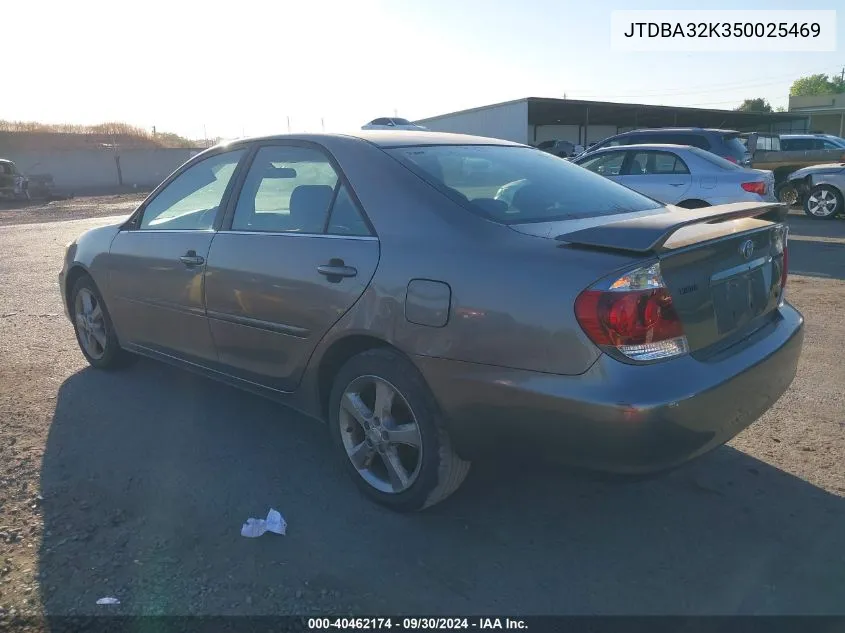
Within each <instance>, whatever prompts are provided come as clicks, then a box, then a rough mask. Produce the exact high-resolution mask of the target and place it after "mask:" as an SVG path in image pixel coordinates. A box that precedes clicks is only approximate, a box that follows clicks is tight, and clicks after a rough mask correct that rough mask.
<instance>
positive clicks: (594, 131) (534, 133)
mask: <svg viewBox="0 0 845 633" xmlns="http://www.w3.org/2000/svg"><path fill="white" fill-rule="evenodd" d="M530 131H531V137H532V139H534V140H532V141H531V143H532V144H536V143H540V142H542V141H554V140H559V141H571V142H573V143H580V144H581V145H585V146H586V144H587V143H597V142H599V141H603V140H604V139H606V138H607V137H608V136H613V135H614V134H618V133H619V131H622V130H621V129H620V128H618V127H617V126H615V125H591V126H589V127H588V128H587V133H586V137H587V138H586V143H585V139H584V136H585V135H584V126H583V125H532V126H530Z"/></svg>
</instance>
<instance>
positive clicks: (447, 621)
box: [307, 617, 528, 631]
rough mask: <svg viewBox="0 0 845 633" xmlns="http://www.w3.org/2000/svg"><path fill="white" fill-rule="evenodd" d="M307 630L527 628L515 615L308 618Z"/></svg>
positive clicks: (482, 629) (481, 629)
mask: <svg viewBox="0 0 845 633" xmlns="http://www.w3.org/2000/svg"><path fill="white" fill-rule="evenodd" d="M307 624H308V629H309V630H316V631H319V630H329V629H362V630H393V629H396V630H399V631H417V630H428V631H446V630H452V629H456V630H479V631H486V630H492V631H495V630H502V631H504V630H512V631H517V630H527V629H528V625H527V624H526V623H525V621H524V620H521V619H519V618H433V617H432V618H428V617H418V618H414V617H404V618H389V617H388V618H380V617H360V618H309V619H308V623H307Z"/></svg>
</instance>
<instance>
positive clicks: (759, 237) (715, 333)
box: [556, 203, 786, 357]
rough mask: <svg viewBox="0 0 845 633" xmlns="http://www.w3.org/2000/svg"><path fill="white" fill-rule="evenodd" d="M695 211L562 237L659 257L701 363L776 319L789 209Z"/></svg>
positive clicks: (735, 207)
mask: <svg viewBox="0 0 845 633" xmlns="http://www.w3.org/2000/svg"><path fill="white" fill-rule="evenodd" d="M696 211H698V213H695V212H687V211H681V210H673V211H670V212H669V213H662V212H658V213H656V214H653V215H651V216H645V217H639V218H635V219H632V220H624V221H621V222H619V221H617V222H613V221H611V222H608V223H606V224H604V225H596V226H593V227H590V228H587V229H582V230H578V231H575V232H572V233H565V234H563V235H560V236H558V237H557V238H556V239H558V240H559V241H561V242H564V243H566V244H568V245H571V246H575V247H581V248H584V247H586V248H597V249H602V250H614V251H617V250H618V251H626V252H632V253H633V252H637V253H641V254H642V255H644V256H645V255H648V256H650V257H653V258H656V259H657V260H658V261H659V262H660V270H661V275H662V277H663V281H664V283H665V285H666V287H667V288H668V290H669V292H670V294H671V296H672V304H673V306H674V308H675V310H676V312H677V314H678V317H679V318H680V320H681V322H682V323H683V327H684V333H685V335H686V336H687V340H688V342H689V348H690V352H691V353H692V354H693V355H699V356H702V357H703V356H708V355H710V354H712V353H718V352H719V351H720V350H722V349H724V348H725V347H728V346H730V345H732V344H733V343H735V342H737V341H738V340H741V339H742V338H745V337H746V336H748V334H750V333H751V332H753V331H754V330H756V329H758V328H759V327H762V326H763V325H765V324H766V323H767V322H768V321H769V320H771V319H772V318H773V317H774V315H775V312H776V309H777V307H778V305H779V304H780V302H781V299H782V290H783V288H782V278H783V271H784V266H785V258H784V248H785V244H786V228H785V225H784V224H783V220H784V218H785V211H786V208H785V207H784V206H783V205H779V204H770V203H764V204H760V203H741V204H731V205H722V206H720V207H711V208H710V209H707V210H705V211H704V212H702V211H701V210H696Z"/></svg>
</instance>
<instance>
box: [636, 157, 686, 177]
mask: <svg viewBox="0 0 845 633" xmlns="http://www.w3.org/2000/svg"><path fill="white" fill-rule="evenodd" d="M628 173H629V174H630V175H631V176H651V175H655V176H656V175H666V174H688V173H689V169H688V168H687V166H686V164H685V163H684V161H683V160H681V159H680V158H679V157H678V156H676V155H675V154H673V153H671V152H651V151H649V152H636V153H635V154H634V155H633V157H632V158H631V162H630V166H629V167H628Z"/></svg>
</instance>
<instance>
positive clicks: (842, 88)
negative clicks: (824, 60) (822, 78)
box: [830, 75, 845, 94]
mask: <svg viewBox="0 0 845 633" xmlns="http://www.w3.org/2000/svg"><path fill="white" fill-rule="evenodd" d="M830 85H831V87H832V88H833V92H835V93H837V94H839V93H840V92H845V79H843V78H842V75H840V76H839V77H837V76H836V75H834V76H833V77H831V78H830Z"/></svg>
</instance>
